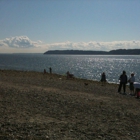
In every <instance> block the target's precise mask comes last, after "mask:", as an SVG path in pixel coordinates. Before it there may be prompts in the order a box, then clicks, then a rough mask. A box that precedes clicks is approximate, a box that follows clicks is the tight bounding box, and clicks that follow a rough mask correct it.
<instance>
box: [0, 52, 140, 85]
mask: <svg viewBox="0 0 140 140" xmlns="http://www.w3.org/2000/svg"><path fill="white" fill-rule="evenodd" d="M49 67H52V71H53V73H58V74H62V75H64V74H66V72H67V71H70V73H73V74H74V75H75V76H76V77H78V78H84V79H91V80H98V81H99V80H100V78H101V73H102V72H105V73H106V76H107V80H108V82H114V83H118V78H119V75H120V74H121V73H122V71H123V70H125V71H126V73H127V75H128V77H130V74H131V72H134V73H135V77H136V81H138V82H139V81H140V56H139V55H135V56H134V55H133V56H132V55H129V56H128V55H127V56H126V55H125V56H124V55H123V56H121V55H44V54H0V69H12V70H23V71H39V72H43V70H44V69H46V70H47V71H48V72H49Z"/></svg>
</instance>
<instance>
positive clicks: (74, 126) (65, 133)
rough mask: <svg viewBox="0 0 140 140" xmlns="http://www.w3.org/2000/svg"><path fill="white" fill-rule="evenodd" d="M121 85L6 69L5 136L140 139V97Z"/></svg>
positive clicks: (1, 109) (2, 94)
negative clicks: (122, 92) (119, 86)
mask: <svg viewBox="0 0 140 140" xmlns="http://www.w3.org/2000/svg"><path fill="white" fill-rule="evenodd" d="M117 89H118V85H117V84H109V83H107V84H106V85H104V86H102V85H101V83H100V82H98V81H92V80H85V79H78V78H74V79H67V78H66V76H62V75H57V74H48V73H46V74H43V72H42V73H41V72H26V71H24V72H23V71H12V70H0V140H3V139H5V140H6V139H7V140H13V139H14V140H15V139H18V140H19V139H27V140H28V139H29V140H45V139H47V140H100V139H101V140H139V139H140V99H136V98H135V97H134V96H130V95H122V94H119V93H117ZM127 93H129V88H128V87H127Z"/></svg>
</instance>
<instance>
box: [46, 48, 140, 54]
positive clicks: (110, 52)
mask: <svg viewBox="0 0 140 140" xmlns="http://www.w3.org/2000/svg"><path fill="white" fill-rule="evenodd" d="M44 54H52V55H53V54H55V55H56V54H57V55H140V49H128V50H126V49H118V50H111V51H109V52H107V51H87V50H49V51H46V52H45V53H44Z"/></svg>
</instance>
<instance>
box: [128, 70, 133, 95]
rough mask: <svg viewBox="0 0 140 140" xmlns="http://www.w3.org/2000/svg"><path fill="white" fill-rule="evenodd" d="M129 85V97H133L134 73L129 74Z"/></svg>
mask: <svg viewBox="0 0 140 140" xmlns="http://www.w3.org/2000/svg"><path fill="white" fill-rule="evenodd" d="M128 82H129V83H130V84H129V88H130V95H134V82H135V76H134V73H131V77H130V79H129V80H128Z"/></svg>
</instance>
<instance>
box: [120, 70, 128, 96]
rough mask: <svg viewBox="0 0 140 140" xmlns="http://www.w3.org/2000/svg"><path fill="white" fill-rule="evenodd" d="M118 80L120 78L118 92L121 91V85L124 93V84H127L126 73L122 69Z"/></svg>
mask: <svg viewBox="0 0 140 140" xmlns="http://www.w3.org/2000/svg"><path fill="white" fill-rule="evenodd" d="M119 80H120V84H119V88H118V92H119V93H120V92H121V88H122V86H123V91H124V94H125V89H126V84H127V75H126V72H125V71H123V73H122V74H121V75H120V78H119Z"/></svg>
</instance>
